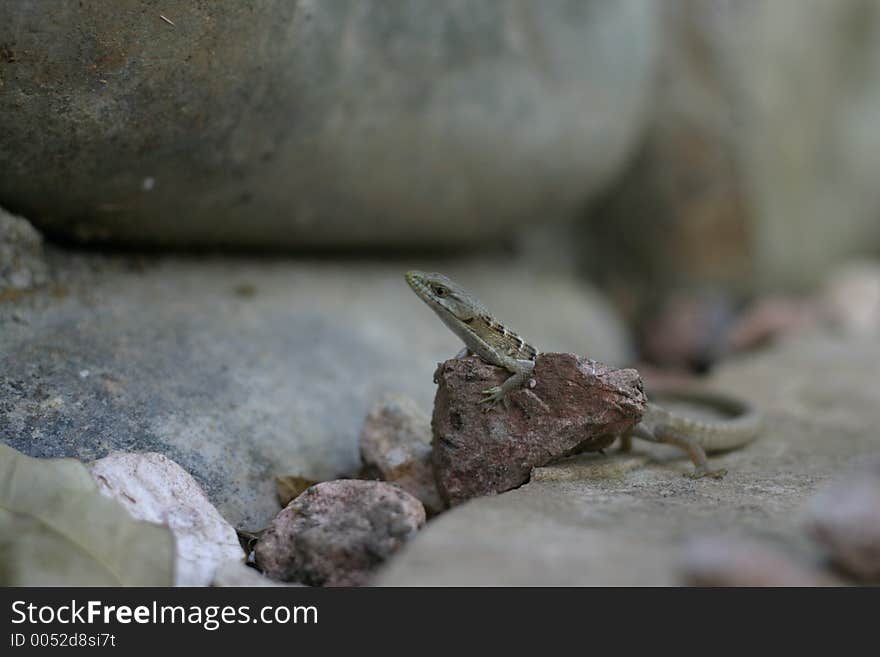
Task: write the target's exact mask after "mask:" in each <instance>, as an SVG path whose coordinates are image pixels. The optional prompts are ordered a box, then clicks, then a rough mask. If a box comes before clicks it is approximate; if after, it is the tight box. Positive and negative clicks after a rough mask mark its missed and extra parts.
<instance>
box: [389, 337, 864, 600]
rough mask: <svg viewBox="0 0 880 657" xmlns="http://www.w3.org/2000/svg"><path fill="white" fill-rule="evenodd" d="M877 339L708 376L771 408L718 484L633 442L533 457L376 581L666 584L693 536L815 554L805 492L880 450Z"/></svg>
mask: <svg viewBox="0 0 880 657" xmlns="http://www.w3.org/2000/svg"><path fill="white" fill-rule="evenodd" d="M878 371H880V347H878V343H877V342H876V340H873V339H872V340H862V341H858V340H853V339H842V338H840V337H834V336H827V335H826V336H813V337H809V338H806V337H804V338H800V339H797V340H793V341H791V342H788V343H786V344H784V345H781V346H779V347H777V348H774V349H773V350H771V351H768V352H765V353H761V354H757V355H754V356H751V357H749V358H745V359H742V360H740V361H738V362H733V363H731V364H729V365H728V366H726V367H725V368H723V369H722V370H721V371H720V372H719V373H718V375H717V377H715V378H714V380H713V381H712V383H713V385H715V386H717V387H719V388H721V389H723V390H728V391H730V392H733V393H736V394H738V395H741V396H743V397H744V398H747V399H749V400H751V401H753V402H755V403H756V404H758V405H759V407H760V408H761V409H763V411H764V412H765V413H766V428H765V430H764V433H763V435H762V436H761V438H760V439H759V440H758V441H757V442H755V443H753V444H752V445H749V446H748V447H746V448H745V449H742V450H739V451H735V452H730V453H729V454H726V455H722V456H716V457H714V458H713V459H712V462H713V464H717V465H718V466H722V467H725V468H727V469H728V470H729V474H728V475H727V476H726V477H725V478H724V479H723V480H720V481H717V480H710V479H701V480H696V481H694V480H691V479H688V478H686V477H684V476H683V475H684V474H685V473H686V472H688V471H689V469H690V468H691V464H690V462H689V461H688V460H687V459H685V458H682V457H681V456H680V455H678V454H676V453H675V452H674V451H669V450H666V449H662V450H661V449H658V448H655V447H653V446H650V445H645V444H644V443H639V442H636V451H635V452H634V453H633V454H632V455H628V456H624V455H620V454H615V453H611V454H609V455H608V456H605V457H603V456H601V455H598V454H586V455H581V456H578V457H574V458H572V459H569V460H567V461H563V462H560V463H558V464H554V465H550V466H546V467H542V468H537V469H536V470H535V471H534V472H533V474H532V478H531V481H530V482H529V483H528V484H526V485H524V486H522V487H521V488H519V489H517V490H514V491H510V492H507V493H504V494H501V495H497V496H493V497H484V498H480V499H475V500H471V501H469V502H467V503H465V504H463V505H461V506H459V507H456V508H455V509H453V510H451V511H448V512H447V513H445V514H443V515H441V516H440V517H438V518H437V519H436V520H434V521H432V522H431V523H430V524H429V525H428V527H427V528H425V529H424V530H423V531H422V532H420V534H419V535H418V536H417V537H416V538H415V539H414V540H413V541H412V543H410V544H409V545H408V546H407V547H405V548H404V550H403V552H402V553H401V554H400V555H399V556H398V557H397V558H396V559H395V560H394V561H392V562H390V564H389V565H388V566H387V568H386V569H385V570H384V572H383V573H382V575H381V576H380V578H379V583H381V584H383V585H388V586H408V585H601V584H606V585H642V586H644V585H668V584H680V583H683V581H684V580H683V577H684V573H686V572H687V571H688V569H689V567H691V566H692V565H693V564H689V563H688V559H689V558H695V557H693V556H689V555H690V552H689V551H688V550H687V549H686V548H687V545H688V544H689V542H690V541H691V540H692V539H694V538H697V537H701V536H710V537H714V536H717V535H718V534H719V533H721V535H722V537H723V540H724V541H727V540H729V539H732V538H734V537H760V538H761V539H768V538H769V539H772V541H773V542H774V544H775V543H781V545H782V546H783V547H784V550H785V551H786V552H787V553H790V554H792V555H798V554H804V553H807V554H812V551H813V550H814V547H813V546H812V545H811V544H810V543H809V541H807V539H806V536H805V533H804V525H805V508H806V503H807V501H808V499H809V498H810V497H811V496H813V494H814V493H816V492H817V491H818V490H820V489H821V488H822V487H823V486H824V485H825V484H826V483H827V482H828V480H829V479H831V478H833V477H835V476H838V477H839V476H841V475H845V474H846V472H847V470H848V469H849V468H851V467H853V466H857V465H858V464H859V463H861V462H862V461H865V460H867V459H869V458H870V457H871V455H874V454H877V453H878V452H880V432H878V429H877V427H878V426H880V424H878V423H880V404H878V402H880V394H878V392H877V387H876V381H875V379H876V373H877V372H878Z"/></svg>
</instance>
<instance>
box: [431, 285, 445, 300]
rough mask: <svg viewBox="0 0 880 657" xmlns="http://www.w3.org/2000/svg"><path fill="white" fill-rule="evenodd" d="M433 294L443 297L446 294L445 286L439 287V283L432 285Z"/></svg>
mask: <svg viewBox="0 0 880 657" xmlns="http://www.w3.org/2000/svg"><path fill="white" fill-rule="evenodd" d="M434 294H436V295H437V296H438V297H445V296H446V288H445V287H440V286H439V285H436V286H434Z"/></svg>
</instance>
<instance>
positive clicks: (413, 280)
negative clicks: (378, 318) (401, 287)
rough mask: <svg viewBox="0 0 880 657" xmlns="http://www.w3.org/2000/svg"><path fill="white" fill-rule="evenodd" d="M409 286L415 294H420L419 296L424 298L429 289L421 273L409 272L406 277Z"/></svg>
mask: <svg viewBox="0 0 880 657" xmlns="http://www.w3.org/2000/svg"><path fill="white" fill-rule="evenodd" d="M404 278H405V279H406V282H407V284H408V285H409V286H410V287H411V288H412V289H413V291H414V292H416V293H418V294H419V296H422V293H423V292H424V291H425V290H426V289H427V287H428V284H427V283H425V275H424V273H423V272H420V271H416V270H413V271H408V272H406V274H405V275H404Z"/></svg>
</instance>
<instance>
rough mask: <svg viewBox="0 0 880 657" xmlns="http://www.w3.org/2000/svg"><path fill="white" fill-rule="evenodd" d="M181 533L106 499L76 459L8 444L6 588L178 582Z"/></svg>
mask: <svg viewBox="0 0 880 657" xmlns="http://www.w3.org/2000/svg"><path fill="white" fill-rule="evenodd" d="M173 583H174V537H173V536H172V534H171V532H170V531H169V530H168V528H167V527H162V526H160V525H154V524H152V523H147V522H140V521H137V520H134V519H133V518H132V517H131V516H129V515H128V512H126V511H125V509H123V508H122V507H121V506H120V505H119V504H118V503H117V502H115V501H113V500H111V499H108V498H106V497H104V496H102V495H101V494H100V493H99V492H98V489H97V486H96V485H95V482H94V481H93V480H92V477H91V476H90V475H89V472H88V470H86V468H85V467H84V466H83V464H82V463H80V462H79V461H77V460H75V459H36V458H31V457H29V456H25V455H24V454H21V453H20V452H18V451H16V450H14V449H12V448H11V447H9V446H7V445H3V444H0V585H4V586H171V585H172V584H173Z"/></svg>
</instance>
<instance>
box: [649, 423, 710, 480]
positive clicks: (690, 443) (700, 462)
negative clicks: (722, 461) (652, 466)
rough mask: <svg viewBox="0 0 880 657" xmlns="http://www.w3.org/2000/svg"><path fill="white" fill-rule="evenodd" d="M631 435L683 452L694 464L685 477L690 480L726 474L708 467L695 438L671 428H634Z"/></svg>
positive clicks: (704, 452) (660, 426) (700, 446)
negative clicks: (671, 446) (691, 470)
mask: <svg viewBox="0 0 880 657" xmlns="http://www.w3.org/2000/svg"><path fill="white" fill-rule="evenodd" d="M632 435H633V436H635V437H637V438H641V439H642V440H649V441H651V442H655V443H664V444H666V445H674V446H675V447H678V448H679V449H682V450H684V452H685V453H686V454H687V455H688V457H690V459H691V461H693V464H694V471H693V472H692V473H691V474H689V475H687V476H688V477H690V478H691V479H702V478H703V477H712V478H714V479H721V478H722V477H724V475H726V474H727V470H725V469H724V468H719V469H717V470H712V469H711V468H710V467H709V461H708V459H707V458H706V450H704V449H703V446H702V445H700V443H699V442H698V441H697V439H696V438H692V437H691V436H687V435H685V434H683V433H680V432H678V431H676V430H675V429H673V428H672V427H669V426H667V425H664V424H661V425H659V426H656V427H654V430H653V431H650V430H649V429H647V428H645V427H643V426H636V428H635V429H634V430H633V431H632Z"/></svg>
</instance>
